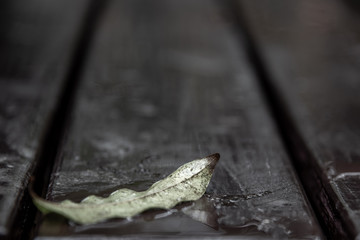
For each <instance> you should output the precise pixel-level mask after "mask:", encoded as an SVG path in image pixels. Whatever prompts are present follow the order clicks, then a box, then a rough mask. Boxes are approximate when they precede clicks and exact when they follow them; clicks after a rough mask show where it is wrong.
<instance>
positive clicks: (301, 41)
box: [239, 0, 360, 239]
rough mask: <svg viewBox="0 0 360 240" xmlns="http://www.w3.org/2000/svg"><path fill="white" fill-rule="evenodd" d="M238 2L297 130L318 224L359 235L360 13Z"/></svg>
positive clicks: (324, 5) (332, 5)
mask: <svg viewBox="0 0 360 240" xmlns="http://www.w3.org/2000/svg"><path fill="white" fill-rule="evenodd" d="M239 2H240V3H241V5H242V7H243V8H242V11H243V13H244V15H245V18H246V20H247V21H248V29H249V32H250V33H251V35H252V36H253V38H254V40H255V42H256V44H257V45H258V47H259V49H260V51H261V55H262V57H263V59H264V63H265V65H266V67H267V68H268V70H269V73H270V75H271V76H272V80H273V82H272V84H273V85H274V86H275V88H276V89H277V91H278V92H279V93H280V94H281V95H282V96H283V98H282V99H283V100H284V102H285V103H286V108H287V110H288V111H289V113H290V115H291V118H292V119H293V121H294V128H296V129H297V130H298V133H294V131H293V130H294V129H287V130H290V132H288V133H285V134H287V135H288V140H289V141H290V142H292V145H293V151H294V153H295V155H296V156H295V157H296V158H297V160H298V161H299V162H298V168H299V171H300V172H301V175H302V179H303V181H304V182H305V183H306V185H307V186H306V187H307V188H308V191H309V196H310V197H311V198H312V200H313V202H314V203H315V204H316V205H317V208H318V210H319V214H320V215H321V218H322V219H321V221H323V222H324V223H325V224H326V225H327V228H328V231H329V233H330V234H331V236H330V237H334V238H337V239H339V238H356V237H357V238H358V237H359V236H360V235H359V234H360V212H359V202H358V199H359V198H360V191H359V187H358V186H359V185H360V180H359V176H360V157H359V156H360V148H359V146H360V111H359V109H360V95H359V90H360V81H359V74H360V61H359V59H360V51H359V46H360V27H359V26H360V15H359V12H358V11H357V9H356V8H353V7H350V6H351V5H350V4H349V5H346V4H345V3H346V1H336V0H332V1H322V0H316V1H300V2H299V1H239ZM349 2H350V1H349ZM278 103H279V104H280V105H281V104H283V103H280V102H278ZM286 127H287V126H286V123H285V124H283V128H286ZM285 131H286V130H285Z"/></svg>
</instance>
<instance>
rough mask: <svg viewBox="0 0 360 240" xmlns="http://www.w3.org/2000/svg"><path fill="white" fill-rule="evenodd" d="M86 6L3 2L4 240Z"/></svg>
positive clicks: (0, 130) (0, 220)
mask: <svg viewBox="0 0 360 240" xmlns="http://www.w3.org/2000/svg"><path fill="white" fill-rule="evenodd" d="M84 3H85V1H77V2H76V3H73V1H53V0H50V1H48V0H46V1H43V0H31V1H25V2H24V1H1V3H0V19H1V20H0V52H1V54H0V126H1V127H0V237H1V236H3V237H4V236H6V235H8V234H9V232H10V230H11V229H10V228H11V225H12V223H13V220H14V216H15V215H16V212H17V211H18V209H19V208H21V207H22V206H19V203H20V201H21V200H22V198H23V193H24V190H25V188H26V186H27V182H28V177H29V175H31V174H32V170H33V167H34V164H35V158H36V156H37V154H38V153H39V152H38V149H39V145H40V142H41V138H42V136H43V134H44V129H45V127H46V125H47V120H48V118H49V117H50V115H51V113H52V112H53V111H54V107H55V102H56V99H57V96H58V94H59V92H60V90H61V86H62V81H63V80H64V76H65V74H66V72H67V67H68V64H67V62H68V61H69V55H70V53H71V52H72V47H73V46H72V44H73V42H74V40H75V35H76V31H77V28H78V27H79V23H80V19H81V16H82V14H83V8H84V6H85V4H84ZM41 174H43V173H41ZM20 227H21V224H20V223H17V229H19V228H20ZM14 230H15V229H14Z"/></svg>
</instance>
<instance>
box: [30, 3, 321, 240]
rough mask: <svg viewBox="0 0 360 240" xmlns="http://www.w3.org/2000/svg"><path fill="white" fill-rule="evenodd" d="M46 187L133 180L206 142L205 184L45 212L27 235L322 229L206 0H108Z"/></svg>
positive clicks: (83, 187)
mask: <svg viewBox="0 0 360 240" xmlns="http://www.w3.org/2000/svg"><path fill="white" fill-rule="evenodd" d="M73 119H74V120H73V122H72V124H71V126H70V128H69V130H68V136H67V141H66V143H65V145H64V148H63V150H62V157H61V164H60V165H59V168H58V169H57V171H56V172H54V177H53V182H52V184H51V186H50V188H49V194H48V196H49V198H50V199H52V200H54V201H57V200H63V199H66V198H69V199H72V200H80V199H82V198H83V197H85V196H86V195H88V194H96V195H100V196H106V195H107V194H109V193H110V192H112V191H113V190H115V189H118V188H122V187H127V188H132V189H134V190H143V189H146V188H147V187H149V186H150V185H151V184H152V183H154V182H155V181H157V180H159V179H161V178H163V177H165V176H166V175H167V174H169V173H170V172H172V171H173V170H175V169H176V168H177V167H178V166H180V165H182V164H184V163H186V162H188V161H190V160H193V159H196V158H199V157H202V156H206V155H209V154H211V153H214V152H219V153H220V154H221V159H220V162H219V165H218V166H217V169H216V171H215V173H214V177H213V179H212V181H211V183H210V185H209V187H208V191H207V194H206V195H205V196H204V197H203V198H202V199H201V200H199V201H197V202H195V203H184V204H180V205H179V206H177V207H176V208H175V209H174V210H171V211H162V210H152V211H147V212H146V213H144V214H140V215H139V216H136V217H134V218H132V219H114V220H110V221H107V222H104V223H99V224H94V225H90V226H79V225H74V224H71V225H68V224H67V222H66V221H64V220H63V219H61V218H56V217H54V216H48V217H46V218H45V219H44V222H43V223H42V225H41V227H40V231H39V236H38V237H37V239H69V238H70V239H72V238H80V239H81V238H87V237H90V235H91V237H96V238H99V239H100V238H104V239H105V238H107V236H113V237H114V238H118V237H119V238H140V237H154V238H160V237H170V236H172V237H176V238H194V237H195V238H214V237H216V238H220V237H223V238H228V237H230V238H233V237H234V236H237V237H243V238H245V237H246V238H247V239H251V238H256V239H268V238H273V237H288V238H304V237H310V238H321V237H322V234H321V230H320V229H319V226H318V224H317V221H316V219H315V218H314V216H313V213H312V211H311V209H310V207H309V205H308V203H307V200H306V199H305V197H304V195H303V191H302V188H301V186H299V183H298V180H297V177H296V175H295V173H294V171H293V168H292V166H291V164H290V162H289V159H288V157H287V155H286V153H285V151H284V148H283V146H282V144H281V142H280V140H279V136H278V135H277V133H276V131H275V129H274V125H273V122H272V119H271V118H270V116H269V113H268V112H267V110H266V108H265V106H264V102H263V99H262V96H261V94H260V91H259V88H258V86H257V84H256V81H255V79H254V77H253V73H252V71H251V68H250V66H249V65H248V63H247V61H246V59H245V56H244V53H243V51H242V50H241V48H240V47H239V43H238V38H237V35H236V34H235V33H234V32H233V31H232V28H231V26H230V25H229V24H228V22H227V21H226V19H225V18H224V17H223V16H222V14H221V9H220V8H219V7H218V6H217V5H216V4H215V3H214V2H213V1H207V0H201V1H190V0H185V1H176V0H160V1H152V2H149V1H145V0H135V1H134V0H127V1H112V2H111V3H110V4H109V6H108V8H107V11H106V15H105V17H104V19H103V21H102V22H101V24H100V31H99V32H98V34H97V37H96V39H95V43H94V48H93V49H92V51H91V54H90V58H89V61H88V65H87V67H86V71H85V74H84V77H83V79H82V84H81V86H80V89H79V94H78V98H77V101H76V105H75V111H74V114H73Z"/></svg>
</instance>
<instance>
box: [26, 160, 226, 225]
mask: <svg viewBox="0 0 360 240" xmlns="http://www.w3.org/2000/svg"><path fill="white" fill-rule="evenodd" d="M219 158H220V155H219V154H218V153H216V154H213V155H210V156H208V157H205V158H202V159H198V160H194V161H192V162H189V163H186V164H184V165H183V166H181V167H179V168H178V169H177V170H176V171H175V172H173V173H172V174H170V175H169V176H168V177H166V178H164V179H163V180H160V181H158V182H156V183H154V184H153V185H152V186H151V187H150V188H149V189H148V190H146V191H143V192H136V191H133V190H130V189H126V188H123V189H120V190H117V191H115V192H113V193H111V194H110V196H109V197H107V198H102V197H97V196H94V195H91V196H88V197H87V198H85V199H83V200H82V201H81V202H80V203H75V202H72V201H70V200H65V201H62V202H50V201H46V200H44V199H42V198H40V197H38V196H37V195H36V194H35V193H34V192H32V191H30V192H31V195H32V198H33V202H34V204H35V205H36V206H37V207H38V208H39V210H41V211H42V212H43V213H49V212H55V213H58V214H60V215H62V216H64V217H66V218H69V219H71V220H72V221H74V222H77V223H80V224H91V223H96V222H100V221H103V220H106V219H109V218H115V217H131V216H134V215H136V214H139V213H141V212H143V211H145V210H147V209H150V208H162V209H169V208H172V207H174V206H175V205H176V204H178V203H180V202H184V201H195V200H197V199H199V198H201V196H202V195H203V194H204V193H205V190H206V188H207V186H208V184H209V182H210V179H211V176H212V173H213V170H214V167H215V165H216V163H217V162H218V160H219Z"/></svg>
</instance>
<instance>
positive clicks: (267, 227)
mask: <svg viewBox="0 0 360 240" xmlns="http://www.w3.org/2000/svg"><path fill="white" fill-rule="evenodd" d="M140 185H142V184H140ZM122 187H125V186H122ZM116 189H118V188H116ZM113 190H115V189H108V190H107V191H105V192H104V193H102V194H101V195H102V196H105V197H106V196H107V195H109V194H110V193H111V192H112V191H113ZM269 194H271V192H270V191H265V192H260V193H256V194H249V195H213V194H205V195H204V196H203V197H202V198H200V199H199V200H197V201H195V202H185V203H180V204H178V205H177V206H176V207H174V208H173V209H170V210H162V209H152V210H148V211H145V212H143V213H142V214H139V215H137V216H135V217H132V218H126V219H124V218H122V219H120V218H118V219H110V220H108V221H105V222H101V223H97V224H91V225H78V224H75V223H72V222H70V221H68V220H66V219H65V218H63V217H61V216H58V215H56V214H49V215H47V216H45V217H44V218H43V221H42V224H41V226H40V229H39V235H40V236H69V235H72V236H73V235H89V234H91V235H107V236H131V235H136V236H147V235H151V236H154V235H159V236H166V235H178V236H190V235H191V236H217V235H230V236H231V235H237V236H239V235H241V236H256V237H261V236H263V237H266V236H267V237H269V236H271V237H277V238H279V237H281V238H283V237H285V238H292V237H298V236H300V237H303V234H302V233H303V232H304V231H305V230H304V229H307V228H309V226H308V225H309V224H308V223H305V222H301V221H295V222H294V221H290V219H288V218H264V216H263V215H257V213H254V212H251V211H252V210H249V209H246V208H247V207H246V204H244V203H245V202H246V201H248V200H250V199H254V198H261V197H264V196H266V195H269ZM83 195H84V193H83V192H80V193H73V194H69V195H68V196H72V198H71V199H73V200H75V199H79V197H80V196H83ZM58 200H59V199H58ZM79 200H80V199H79ZM243 205H244V206H243ZM229 213H232V214H230V215H229ZM234 213H235V214H236V213H237V214H238V215H234ZM239 214H240V215H239ZM228 215H229V216H228ZM265 215H266V214H265ZM229 219H230V220H229ZM305 232H307V233H309V232H311V231H305ZM314 235H316V233H314ZM307 237H309V236H307ZM310 238H311V237H310Z"/></svg>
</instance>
